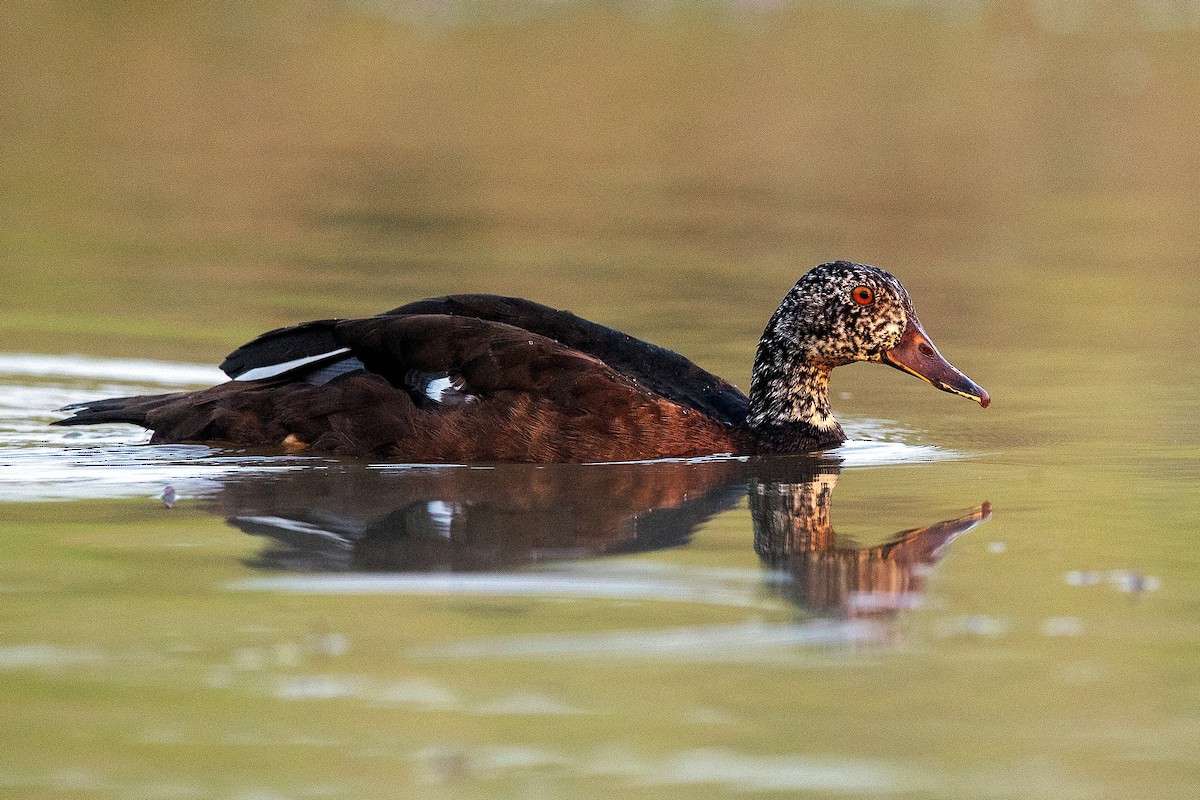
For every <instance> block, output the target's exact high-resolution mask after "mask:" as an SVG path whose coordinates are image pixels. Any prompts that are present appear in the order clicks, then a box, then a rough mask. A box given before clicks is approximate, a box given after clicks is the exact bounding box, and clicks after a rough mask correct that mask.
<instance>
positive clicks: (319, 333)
mask: <svg viewBox="0 0 1200 800" xmlns="http://www.w3.org/2000/svg"><path fill="white" fill-rule="evenodd" d="M430 315H433V316H449V317H463V318H469V319H476V320H482V321H487V322H494V323H502V324H504V325H506V326H511V327H513V328H518V329H521V330H524V331H528V332H530V333H533V334H536V335H537V336H539V337H545V338H548V339H552V340H554V341H556V342H558V343H560V344H562V345H564V346H566V347H567V348H569V349H572V350H575V351H577V352H579V353H581V354H584V355H588V356H591V357H593V358H595V359H599V360H600V361H602V362H604V363H605V364H607V365H608V366H609V367H610V368H611V369H612V370H613V371H615V372H618V373H620V374H621V375H623V376H625V377H626V378H628V379H629V380H630V381H632V382H633V383H635V384H637V385H638V386H641V387H643V388H645V389H649V390H650V391H652V392H655V393H656V394H658V395H660V396H662V397H665V398H667V399H668V400H670V401H672V402H674V403H677V404H679V405H681V406H685V407H687V408H690V409H693V410H695V411H699V412H700V413H701V414H704V415H705V416H707V417H710V418H711V419H713V420H716V421H718V422H720V423H722V424H725V425H738V426H740V425H742V424H744V422H745V419H746V413H747V406H748V403H747V400H746V396H745V395H744V394H743V393H742V392H741V391H740V390H739V389H738V388H737V387H736V386H734V385H733V384H731V383H729V382H728V381H725V380H723V379H721V378H719V377H717V376H716V375H713V374H712V373H710V372H708V371H706V370H704V369H701V368H700V367H699V366H697V365H696V364H694V363H693V362H691V361H690V360H688V359H687V358H684V357H683V356H681V355H679V354H678V353H675V352H673V351H671V350H668V349H666V348H664V347H659V346H658V345H654V344H651V343H649V342H646V341H643V340H641V339H637V338H635V337H633V336H630V335H628V334H626V333H622V332H620V331H617V330H614V329H613V328H609V327H606V326H604V325H600V324H598V323H595V322H591V321H589V320H586V319H583V318H582V317H579V316H576V315H575V314H572V313H570V312H568V311H559V310H557V309H554V308H551V307H549V306H545V305H542V304H540V303H534V302H532V301H529V300H523V299H520V298H516V297H501V296H498V295H488V294H463V295H452V296H447V297H435V298H430V299H428V300H419V301H417V302H414V303H409V304H407V305H404V306H400V307H399V308H396V309H393V310H391V311H388V312H386V313H384V314H381V315H379V316H378V317H372V318H370V319H381V318H396V317H408V316H430ZM358 322H359V323H366V322H369V320H361V321H358ZM343 324H344V322H343V321H340V320H318V321H315V322H307V323H304V324H302V325H293V326H290V327H286V328H279V329H277V330H273V331H270V332H268V333H264V334H263V335H261V336H259V337H258V338H257V339H254V340H253V341H251V342H249V343H247V344H245V345H242V346H241V347H239V348H238V349H237V350H234V351H233V352H232V353H230V354H229V356H228V357H227V358H226V359H225V361H224V363H222V364H221V369H222V370H223V371H224V372H225V373H226V374H227V375H229V376H230V377H231V378H236V379H238V380H258V379H263V378H269V377H278V376H282V375H285V374H289V373H292V372H306V373H311V372H312V371H313V370H314V369H315V368H318V367H326V366H328V365H331V364H338V363H341V362H344V361H345V359H346V357H347V356H348V355H350V353H351V348H350V347H349V345H348V343H347V342H346V341H345V340H344V339H345V336H346V335H347V333H346V332H345V331H344V330H343V331H342V333H340V334H339V333H338V331H339V330H340V329H339V326H340V325H343ZM356 324H357V323H356ZM344 366H345V364H343V368H344ZM379 368H385V365H383V364H379V363H378V362H377V363H376V365H375V367H374V368H373V369H379ZM430 374H436V373H430ZM435 387H436V385H435Z"/></svg>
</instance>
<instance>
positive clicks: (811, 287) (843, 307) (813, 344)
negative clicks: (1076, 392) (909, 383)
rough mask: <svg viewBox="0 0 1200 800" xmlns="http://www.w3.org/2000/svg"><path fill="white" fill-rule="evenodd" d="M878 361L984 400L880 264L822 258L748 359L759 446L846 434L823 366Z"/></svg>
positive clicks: (789, 446)
mask: <svg viewBox="0 0 1200 800" xmlns="http://www.w3.org/2000/svg"><path fill="white" fill-rule="evenodd" d="M855 361H879V362H883V363H886V364H888V365H890V366H894V367H897V368H898V369H901V370H904V371H905V372H908V373H910V374H912V375H915V376H917V377H918V378H921V379H922V380H925V381H927V382H929V383H931V384H932V385H934V386H936V387H937V388H939V389H942V390H943V391H948V392H953V393H955V394H959V395H962V396H964V397H969V398H971V399H973V400H976V401H977V402H979V403H980V405H982V406H984V407H985V408H986V407H987V405H988V403H989V402H990V400H989V398H988V395H987V392H985V391H984V390H983V389H982V388H981V387H979V386H978V385H976V384H975V383H974V382H972V381H971V380H970V379H969V378H967V377H966V376H965V375H963V374H962V373H961V372H959V371H958V370H957V369H955V368H954V367H953V366H951V365H950V363H949V362H948V361H946V360H945V359H944V358H942V356H941V354H940V353H938V351H937V348H935V347H934V346H933V343H932V342H930V341H929V337H928V336H927V335H926V334H925V331H924V329H922V327H921V322H920V320H918V319H917V314H916V312H915V311H914V310H913V305H912V301H911V300H910V299H909V297H908V292H907V291H905V289H904V286H903V285H901V283H900V281H898V280H896V278H895V277H894V276H892V275H891V274H889V273H887V272H885V271H884V270H882V269H879V268H878V267H870V266H866V265H864V264H855V263H852V262H849V261H832V262H829V263H827V264H821V265H820V266H818V267H815V268H814V269H812V270H811V271H809V272H808V273H807V274H806V275H804V277H802V278H801V279H800V280H799V281H797V283H796V285H795V286H794V287H793V288H792V290H791V291H790V292H788V293H787V296H786V297H784V298H783V302H781V303H780V304H779V308H778V309H777V310H776V311H775V313H774V315H772V317H771V320H770V322H768V323H767V327H766V330H765V331H763V336H762V339H761V341H760V342H759V345H758V354H757V356H756V357H755V360H754V373H753V375H752V377H751V382H750V415H749V418H748V420H747V421H748V423H749V424H750V426H751V428H753V429H754V430H755V431H756V432H757V433H758V434H759V438H760V439H761V440H762V441H763V446H764V449H765V450H768V451H776V452H778V451H791V450H794V449H799V447H798V446H799V445H805V446H808V447H811V446H813V444H814V443H815V445H816V446H828V445H833V444H838V443H840V442H842V441H845V434H843V433H842V429H841V426H840V425H838V423H837V420H836V419H834V416H833V412H832V411H831V410H830V408H829V373H830V371H831V370H832V369H833V368H834V367H838V366H841V365H843V364H850V363H853V362H855Z"/></svg>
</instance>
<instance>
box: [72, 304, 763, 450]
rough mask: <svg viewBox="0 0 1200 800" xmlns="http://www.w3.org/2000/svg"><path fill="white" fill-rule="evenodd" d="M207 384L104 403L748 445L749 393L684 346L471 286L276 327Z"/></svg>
mask: <svg viewBox="0 0 1200 800" xmlns="http://www.w3.org/2000/svg"><path fill="white" fill-rule="evenodd" d="M222 369H224V370H225V371H226V373H227V374H229V375H230V376H231V377H234V378H236V380H234V381H231V382H229V383H225V384H221V385H219V386H215V387H212V388H211V389H207V390H203V391H200V392H189V393H180V394H175V395H161V396H156V397H144V398H122V399H118V400H115V401H101V402H100V403H96V404H91V405H89V406H88V407H86V408H84V409H80V410H78V411H77V412H76V414H77V416H76V417H75V418H72V419H69V420H66V421H65V422H67V423H68V424H73V423H74V424H82V423H87V422H103V421H124V422H133V423H135V424H139V425H143V426H144V427H148V428H151V429H152V430H154V431H155V435H154V441H159V442H169V441H230V442H236V443H239V444H250V445H265V446H272V445H274V446H278V445H283V446H285V447H291V448H295V449H309V448H311V449H312V450H314V451H319V452H329V453H335V454H345V455H375V456H382V457H387V458H392V459H398V460H406V461H429V462H447V461H453V462H467V461H611V460H634V459H645V458H662V457H687V456H696V455H705V454H710V453H719V452H745V451H746V449H747V448H748V447H749V446H750V441H749V438H748V434H747V433H746V431H745V429H744V420H745V415H746V398H745V396H744V395H742V393H741V392H740V391H738V390H737V389H736V387H734V386H732V385H731V384H729V383H728V382H726V381H723V380H721V379H719V378H717V377H715V376H713V375H711V374H709V373H707V372H705V371H704V370H702V369H700V368H699V367H697V366H696V365H695V364H693V363H692V362H690V361H688V360H687V359H685V358H684V357H682V356H680V355H678V354H676V353H673V352H671V351H669V350H666V349H664V348H661V347H657V346H655V345H651V344H649V343H646V342H643V341H640V340H638V339H635V338H633V337H631V336H627V335H626V334H622V333H620V332H618V331H615V330H612V329H611V328H606V327H604V326H602V325H597V324H596V323H592V322H588V321H587V320H584V319H581V318H579V317H577V316H575V315H573V314H569V313H566V312H560V311H555V310H553V309H550V308H548V307H546V306H542V305H539V304H536V303H531V302H528V301H524V300H516V299H514V298H504V297H494V296H490V295H462V296H456V297H445V298H436V299H431V300H424V301H420V302H417V303H412V304H410V305H408V306H403V307H401V308H398V309H395V310H394V311H391V312H388V313H386V314H381V315H379V316H376V317H370V318H367V319H361V320H321V321H317V322H311V323H305V324H303V325H297V326H293V327H290V328H282V329H279V330H276V331H271V332H269V333H267V334H264V335H262V336H260V337H258V338H257V339H255V340H254V341H252V342H250V343H248V344H246V345H244V346H242V347H240V348H238V349H237V350H235V351H234V352H233V353H231V354H230V356H229V357H228V358H227V359H226V361H225V362H224V363H223V364H222Z"/></svg>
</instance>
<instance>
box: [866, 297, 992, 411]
mask: <svg viewBox="0 0 1200 800" xmlns="http://www.w3.org/2000/svg"><path fill="white" fill-rule="evenodd" d="M883 362H884V363H885V364H888V365H890V366H893V367H895V368H896V369H899V370H903V371H905V372H907V373H908V374H909V375H916V376H917V377H918V378H920V379H921V380H923V381H925V382H926V383H929V384H932V385H933V386H935V387H937V388H938V389H941V390H942V391H943V392H950V393H951V394H957V395H961V396H962V397H967V398H970V399H971V400H974V401H975V402H976V403H979V405H980V406H982V407H983V408H987V407H988V406H989V405H990V404H991V402H992V399H991V398H990V397H988V393H987V392H986V391H984V389H983V387H982V386H980V385H979V384H977V383H975V381H973V380H971V379H970V378H968V377H967V376H966V375H963V374H962V373H961V372H959V371H958V370H957V369H955V368H954V365H953V364H951V363H950V362H949V361H947V360H946V359H944V358H942V354H941V353H939V352H938V349H937V348H936V347H934V346H933V342H931V341H929V337H928V336H927V335H925V331H924V330H923V329H922V328H921V323H919V322H917V321H916V320H915V319H910V320H909V322H908V329H907V330H905V331H904V335H903V336H901V337H900V343H899V344H897V345H896V346H895V347H894V348H892V349H891V350H885V351H884V352H883Z"/></svg>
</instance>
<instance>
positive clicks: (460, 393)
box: [404, 369, 476, 405]
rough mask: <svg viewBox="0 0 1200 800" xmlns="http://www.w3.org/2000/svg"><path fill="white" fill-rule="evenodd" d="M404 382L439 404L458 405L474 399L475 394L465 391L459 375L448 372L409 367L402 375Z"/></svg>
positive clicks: (465, 387)
mask: <svg viewBox="0 0 1200 800" xmlns="http://www.w3.org/2000/svg"><path fill="white" fill-rule="evenodd" d="M404 383H405V385H406V386H408V387H409V388H410V389H412V390H413V391H414V392H417V393H418V394H421V395H424V396H425V398H426V399H428V400H431V401H432V402H434V403H437V404H439V405H458V404H459V403H470V402H472V401H473V400H475V399H476V397H475V395H473V394H470V393H469V392H468V391H467V386H466V383H465V382H464V381H463V378H462V376H461V375H452V374H450V373H448V372H438V373H431V372H421V371H420V370H416V369H411V370H409V371H408V373H407V374H406V375H405V376H404Z"/></svg>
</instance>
